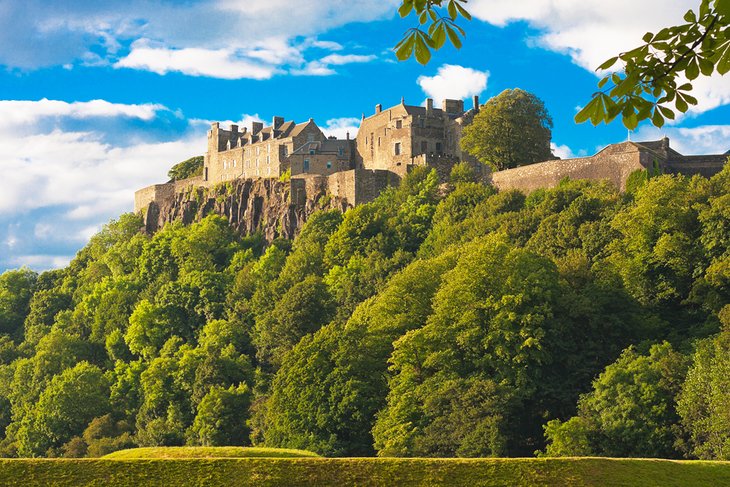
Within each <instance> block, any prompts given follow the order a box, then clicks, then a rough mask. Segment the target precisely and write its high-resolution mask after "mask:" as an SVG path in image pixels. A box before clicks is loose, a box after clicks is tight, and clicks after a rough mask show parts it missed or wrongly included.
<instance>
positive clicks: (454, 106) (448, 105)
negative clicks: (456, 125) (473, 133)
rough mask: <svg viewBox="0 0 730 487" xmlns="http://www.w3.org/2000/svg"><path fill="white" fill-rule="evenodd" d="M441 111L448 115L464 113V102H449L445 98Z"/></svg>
mask: <svg viewBox="0 0 730 487" xmlns="http://www.w3.org/2000/svg"><path fill="white" fill-rule="evenodd" d="M441 109H442V110H443V111H444V112H446V113H448V114H450V115H458V114H461V113H464V101H463V100H450V99H448V98H447V99H445V100H444V101H443V104H442V105H441Z"/></svg>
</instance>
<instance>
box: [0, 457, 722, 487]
mask: <svg viewBox="0 0 730 487" xmlns="http://www.w3.org/2000/svg"><path fill="white" fill-rule="evenodd" d="M0 485H24V486H36V485H37V486H49V485H69V486H71V485H73V486H85V485H88V486H91V485H104V486H105V487H109V486H127V485H129V486H132V485H135V486H136V485H145V486H158V485H159V486H163V485H164V486H169V485H179V486H181V485H200V486H203V485H205V486H215V485H221V486H226V487H231V486H234V485H256V486H259V485H287V486H297V485H318V486H319V485H335V486H338V487H341V486H345V485H389V486H390V485H468V486H470V487H473V486H492V485H549V486H563V485H595V486H607V487H610V486H636V485H656V486H671V485H693V486H695V485H696V486H704V485H707V486H716V485H730V462H678V461H668V460H636V459H631V460H629V459H605V458H603V459H599V458H580V459H576V458H560V459H477V460H466V459H397V458H287V459H284V458H239V459H236V458H218V459H169V460H164V459H155V460H108V459H98V460H94V459H87V460H39V459H33V460H31V459H23V460H0Z"/></svg>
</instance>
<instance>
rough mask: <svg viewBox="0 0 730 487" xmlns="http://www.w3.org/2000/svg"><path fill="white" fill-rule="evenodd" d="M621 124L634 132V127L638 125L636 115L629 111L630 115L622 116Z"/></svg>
mask: <svg viewBox="0 0 730 487" xmlns="http://www.w3.org/2000/svg"><path fill="white" fill-rule="evenodd" d="M623 124H624V127H626V128H627V129H629V130H636V127H638V125H639V119H638V117H637V116H636V113H635V112H634V111H631V113H629V114H628V115H627V114H624V116H623Z"/></svg>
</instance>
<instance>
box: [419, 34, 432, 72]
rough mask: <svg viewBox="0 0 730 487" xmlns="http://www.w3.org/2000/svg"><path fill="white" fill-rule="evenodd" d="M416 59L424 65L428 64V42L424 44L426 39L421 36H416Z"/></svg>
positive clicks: (429, 57)
mask: <svg viewBox="0 0 730 487" xmlns="http://www.w3.org/2000/svg"><path fill="white" fill-rule="evenodd" d="M415 47H416V61H418V62H419V63H421V64H423V65H424V66H425V65H426V64H428V62H429V61H430V60H431V50H430V49H429V47H428V44H426V40H425V38H424V37H423V36H418V37H417V38H416V46H415Z"/></svg>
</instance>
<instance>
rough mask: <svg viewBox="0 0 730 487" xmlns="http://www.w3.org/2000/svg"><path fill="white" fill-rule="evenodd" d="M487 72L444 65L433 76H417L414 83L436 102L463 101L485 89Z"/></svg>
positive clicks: (487, 77)
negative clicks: (447, 100) (445, 100)
mask: <svg viewBox="0 0 730 487" xmlns="http://www.w3.org/2000/svg"><path fill="white" fill-rule="evenodd" d="M488 79H489V71H477V70H475V69H472V68H465V67H464V66H457V65H453V64H444V65H442V66H441V67H439V68H438V71H437V73H436V75H434V76H419V77H418V79H417V80H416V82H417V83H418V84H419V86H420V87H421V89H422V90H423V92H424V93H425V94H426V95H428V96H429V97H430V98H433V99H434V100H436V101H437V102H440V101H441V100H443V99H446V98H449V99H464V98H467V97H470V96H472V95H478V94H480V93H482V92H483V91H484V90H485V89H486V88H487V80H488Z"/></svg>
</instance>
